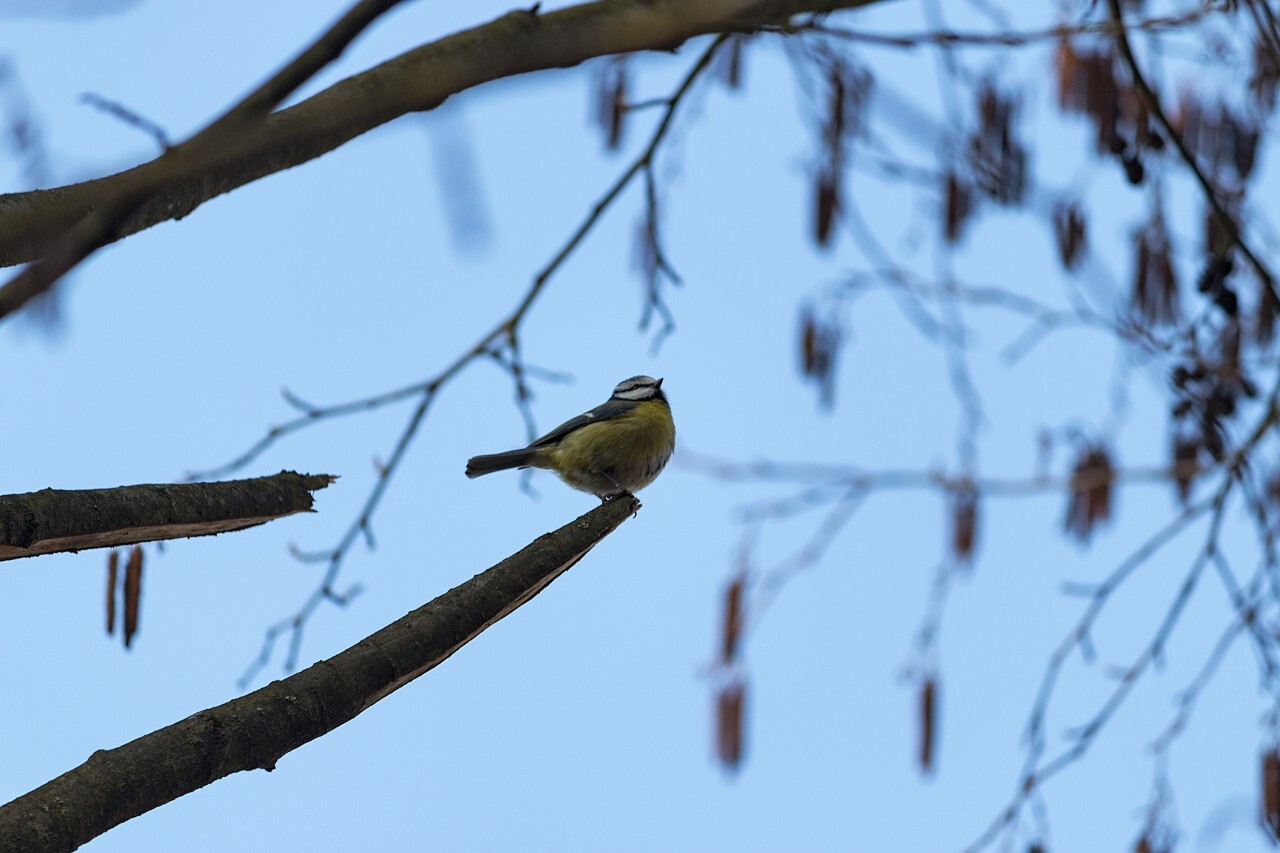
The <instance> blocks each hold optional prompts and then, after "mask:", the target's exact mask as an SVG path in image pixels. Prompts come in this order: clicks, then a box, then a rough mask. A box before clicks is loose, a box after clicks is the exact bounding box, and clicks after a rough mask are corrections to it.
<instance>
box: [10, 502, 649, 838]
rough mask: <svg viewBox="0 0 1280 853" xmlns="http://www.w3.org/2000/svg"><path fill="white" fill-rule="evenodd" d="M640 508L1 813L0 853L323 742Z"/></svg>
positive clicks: (602, 512) (144, 807) (92, 763)
mask: <svg viewBox="0 0 1280 853" xmlns="http://www.w3.org/2000/svg"><path fill="white" fill-rule="evenodd" d="M639 508H640V502H639V501H637V500H636V499H635V498H634V497H620V498H616V499H614V500H611V501H608V502H606V503H603V504H601V505H600V506H598V507H596V508H595V509H593V510H592V511H591V512H589V513H587V514H585V515H583V516H582V517H580V518H578V519H575V520H574V521H572V522H570V523H569V524H566V525H565V526H564V527H561V528H560V529H559V530H557V531H555V532H554V533H549V534H546V535H544V536H541V537H539V538H538V539H537V540H535V541H534V542H532V543H530V544H529V545H528V546H526V547H525V548H524V549H522V550H521V551H519V552H518V553H516V554H513V555H512V556H510V557H508V558H507V559H505V560H503V561H502V562H500V563H498V564H497V565H495V566H493V567H492V568H490V569H489V570H488V571H485V572H484V573H482V574H479V575H476V576H475V577H473V578H472V579H471V580H469V581H467V582H466V583H464V584H461V585H460V586H457V587H455V588H454V589H452V590H450V591H449V592H446V593H445V594H443V595H441V596H439V597H438V598H436V599H435V600H433V601H431V602H430V603H428V604H426V605H424V606H422V607H420V608H418V609H417V610H415V611H413V612H412V613H409V614H408V615H407V616H405V617H403V618H401V619H399V620H397V621H395V622H393V623H392V624H390V625H388V626H387V627H385V628H383V629H382V630H380V631H378V632H377V633H374V634H372V635H370V636H368V637H366V638H365V639H364V640H362V641H360V642H359V643H357V644H356V645H354V646H352V647H351V648H349V649H347V650H346V651H344V652H342V653H340V654H338V655H335V656H334V657H332V658H329V659H328V660H324V661H321V662H319V663H317V664H315V665H314V666H311V667H308V668H307V669H305V670H303V671H302V672H299V673H297V674H296V675H293V676H290V677H289V678H286V679H284V680H282V681H274V682H272V683H271V684H268V685H267V686H266V687H263V688H261V689H259V690H255V691H254V692H253V693H250V694H248V695H246V696H242V697H240V698H239V699H233V700H232V701H230V702H227V703H226V704H223V705H219V706H218V707H216V708H210V709H208V710H206V711H201V712H200V713H198V714H193V715H192V716H190V717H188V718H187V719H185V720H182V721H181V722H178V723H174V724H173V725H170V726H166V727H165V728H163V729H159V730H157V731H154V732H152V733H150V734H147V735H144V736H142V737H140V738H138V739H137V740H135V741H132V742H130V743H127V744H125V745H124V746H120V747H116V748H115V749H109V750H99V751H97V752H95V753H94V754H93V755H91V756H90V757H89V760H88V761H86V762H85V763H84V764H82V765H80V766H79V767H77V768H76V769H74V770H71V771H69V772H67V773H65V774H63V775H62V776H59V777H58V778H56V779H54V780H52V781H50V782H48V783H46V784H44V785H42V786H40V787H39V788H37V789H35V790H34V791H32V792H30V793H28V794H25V795H23V796H21V797H19V798H17V799H16V800H13V801H12V802H10V803H9V804H7V805H5V806H3V807H0V849H4V850H23V851H28V853H37V851H39V853H44V852H45V851H63V850H74V849H75V848H76V847H79V846H80V845H81V844H84V843H85V842H87V841H89V840H91V839H93V838H95V837H97V836H98V835H101V834H102V833H103V832H106V831H107V830H108V829H110V828H111V827H113V826H117V825H119V824H121V823H123V822H125V821H127V820H129V819H131V818H133V817H137V816H138V815H140V814H143V813H145V812H147V811H150V810H151V809H153V808H156V807H157V806H160V805H163V804H164V803H167V802H170V801H172V800H175V799H177V798H178V797H181V796H183V795H185V794H188V793H191V792H192V791H195V790H197V789H198V788H202V787H204V786H205V785H208V784H209V783H210V782H214V781H216V780H218V779H221V778H223V777H224V776H229V775H231V774H232V773H236V772H238V771H241V770H256V769H259V768H261V769H264V770H272V769H274V768H275V765H276V762H277V761H279V760H280V758H281V757H283V756H284V755H287V754H288V753H289V752H292V751H293V750H294V749H297V748H298V747H299V746H302V745H303V744H304V743H307V742H309V741H312V740H315V739H316V738H318V737H320V736H322V735H324V734H327V733H328V732H331V731H333V730H334V729H336V728H337V727H338V726H340V725H342V724H343V723H345V722H347V721H349V720H352V719H354V718H355V717H356V716H357V715H358V714H360V713H361V712H363V711H365V710H367V709H368V708H370V707H372V706H373V704H374V703H376V702H378V701H379V700H381V699H384V698H386V697H387V696H389V695H391V694H392V693H393V692H395V691H396V690H398V689H400V688H401V687H403V686H405V685H406V684H408V683H409V682H410V681H413V680H414V679H415V678H417V677H418V676H420V675H422V674H423V673H425V672H427V671H428V670H430V669H433V668H434V667H435V666H437V665H438V664H440V663H442V662H443V661H444V660H445V659H447V658H448V657H449V656H450V655H452V654H453V653H454V652H456V651H457V650H458V649H460V648H462V647H463V646H464V645H466V644H467V643H468V642H470V641H471V640H473V639H474V638H475V637H477V636H479V635H480V633H481V632H482V631H484V630H485V629H486V628H488V627H489V626H490V625H493V624H494V623H496V622H497V621H498V620H500V619H502V618H503V617H504V616H506V615H508V614H509V613H512V612H513V611H515V610H516V608H518V607H520V606H521V605H522V604H524V603H525V602H527V601H529V600H530V599H531V598H533V597H534V596H535V595H537V594H538V593H539V592H541V591H542V590H543V589H544V588H545V587H546V586H547V585H548V584H550V583H551V582H552V581H553V580H555V579H556V578H557V577H559V576H560V575H561V574H563V573H564V572H566V571H567V570H568V569H570V568H571V567H572V566H573V565H574V564H575V563H577V562H578V561H579V560H580V559H582V558H583V557H584V556H585V555H586V554H587V552H588V551H590V550H591V549H592V548H594V547H595V546H596V545H597V544H598V543H599V542H600V541H601V540H602V539H603V538H604V537H605V536H607V535H609V534H610V533H611V532H613V531H614V530H615V529H616V528H617V527H618V526H619V525H621V524H622V523H623V522H624V521H626V520H627V518H628V517H629V516H631V515H633V514H634V513H635V512H636V511H637V510H638V509H639Z"/></svg>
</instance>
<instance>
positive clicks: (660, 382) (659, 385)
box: [658, 379, 662, 388]
mask: <svg viewBox="0 0 1280 853" xmlns="http://www.w3.org/2000/svg"><path fill="white" fill-rule="evenodd" d="M658 387H659V388H661V387H662V380H661V379H659V380H658Z"/></svg>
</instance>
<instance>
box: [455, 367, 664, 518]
mask: <svg viewBox="0 0 1280 853" xmlns="http://www.w3.org/2000/svg"><path fill="white" fill-rule="evenodd" d="M675 447H676V424H675V421H673V420H672V419H671V406H670V404H669V403H668V402H667V395H666V394H663V393H662V380H661V379H654V378H653V377H652V376H632V377H631V378H630V379H624V380H622V381H621V382H619V383H618V386H617V387H616V388H614V389H613V396H611V397H610V398H609V399H608V400H607V401H606V402H604V403H602V404H601V405H599V406H596V407H595V408H594V409H592V410H591V411H589V412H584V413H582V414H581V415H578V416H577V417H576V418H573V419H572V420H568V421H565V422H564V423H562V424H561V425H560V426H558V427H556V428H555V429H553V430H552V431H551V432H549V433H547V434H546V435H544V436H543V437H542V438H540V439H538V440H537V441H535V442H534V443H533V444H530V445H529V446H528V447H525V448H523V449H521V450H508V451H507V452H506V453H494V454H491V455H488V456H473V457H472V458H471V459H468V460H467V476H468V477H480V476H482V475H484V474H492V473H493V472H494V471H505V470H506V469H508V468H546V469H548V470H551V471H555V472H556V473H557V474H559V475H560V479H561V480H564V481H565V482H566V483H568V484H569V485H570V486H572V487H573V488H575V489H580V490H582V491H584V492H590V493H591V494H593V495H596V496H597V497H599V498H600V499H601V500H608V499H609V498H612V497H615V496H617V495H622V494H632V493H635V492H638V491H640V490H641V489H643V488H644V487H645V486H647V485H649V484H650V483H652V482H653V481H654V480H655V479H656V478H657V476H658V475H659V474H660V473H662V469H663V468H664V467H665V466H666V464H667V460H668V459H670V458H671V452H672V451H673V450H675Z"/></svg>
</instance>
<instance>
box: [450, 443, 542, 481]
mask: <svg viewBox="0 0 1280 853" xmlns="http://www.w3.org/2000/svg"><path fill="white" fill-rule="evenodd" d="M535 452H536V451H533V450H529V449H524V450H508V451H507V452H506V453H492V454H489V455H488V456H472V457H471V458H470V459H468V460H467V476H468V477H482V476H484V475H485V474H492V473H493V472H494V471H505V470H507V469H508V468H525V467H527V466H528V465H529V460H531V459H532V458H533V454H534V453H535Z"/></svg>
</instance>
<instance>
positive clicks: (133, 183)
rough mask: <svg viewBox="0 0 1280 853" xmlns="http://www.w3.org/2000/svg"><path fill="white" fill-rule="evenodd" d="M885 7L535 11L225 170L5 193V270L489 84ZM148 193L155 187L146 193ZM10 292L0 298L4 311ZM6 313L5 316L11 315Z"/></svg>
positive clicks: (314, 114) (443, 51)
mask: <svg viewBox="0 0 1280 853" xmlns="http://www.w3.org/2000/svg"><path fill="white" fill-rule="evenodd" d="M874 2H879V0H696V2H695V0H648V2H640V0H604V2H598V3H586V4H583V5H579V6H573V7H570V8H567V9H561V10H557V11H555V12H548V13H546V14H535V13H533V12H529V11H517V12H511V13H509V14H507V15H504V16H502V17H501V18H498V19H496V20H494V21H491V22H490V23H487V24H483V25H481V26H478V27H474V28H473V29H470V30H466V31H463V32H460V33H457V34H454V35H451V36H448V37H446V38H442V39H440V40H439V41H436V42H432V43H430V44H426V45H423V46H421V47H418V48H415V49H413V50H411V51H409V52H407V53H404V54H401V55H400V56H398V57H396V58H394V59H391V60H388V61H387V62H384V63H382V64H381V65H378V66H376V67H374V68H372V69H370V70H368V71H365V72H363V73H361V74H357V75H355V76H353V77H349V78H347V79H345V80H343V81H341V82H339V83H337V84H335V85H333V86H331V87H329V88H328V89H326V90H324V91H323V92H320V93H319V94H317V95H314V96H312V97H311V98H308V99H307V100H305V101H303V102H301V103H299V104H297V105H295V106H292V107H289V108H287V109H283V110H279V111H278V112H275V113H273V114H271V115H270V116H268V117H267V118H266V119H265V120H264V121H263V122H262V123H261V124H259V125H258V126H257V127H256V129H250V130H247V131H245V132H244V133H243V134H241V135H240V138H239V139H238V140H237V141H236V142H235V143H234V144H231V143H228V144H226V145H225V146H221V147H224V148H225V150H224V152H223V153H222V155H221V157H220V159H219V161H218V162H216V163H213V164H209V163H201V164H200V166H201V168H199V169H198V170H196V171H187V170H185V169H183V168H180V167H179V168H175V166H180V163H181V158H180V157H177V156H176V155H177V154H179V153H180V150H181V149H182V148H183V146H178V148H177V149H175V151H174V152H170V153H169V154H166V155H162V156H160V157H157V158H156V159H155V160H152V161H151V162H149V163H144V164H143V165H141V166H137V167H135V168H133V169H129V170H126V171H124V172H120V173H118V174H115V175H110V176H108V177H104V178H98V179H95V180H91V181H85V182H83V183H79V184H73V185H70V186H66V187H60V188H56V189H48V190H35V191H32V192H24V193H11V194H8V195H0V266H12V265H14V264H18V263H23V262H26V261H31V260H35V259H36V258H38V257H41V256H42V254H43V253H44V252H46V251H47V250H48V248H49V247H50V245H51V243H50V238H52V237H56V236H57V235H59V234H62V233H64V232H66V231H68V230H69V229H71V227H72V226H73V225H74V224H75V223H76V222H78V221H79V220H80V219H81V218H83V217H84V216H85V215H87V214H88V213H90V212H92V211H94V210H97V209H99V208H100V207H102V206H103V205H104V204H106V203H107V202H108V201H109V200H114V199H117V198H120V197H121V196H125V195H128V194H130V193H134V192H138V191H139V188H147V196H148V198H147V200H146V202H145V203H143V204H141V205H140V206H138V207H137V208H136V210H135V211H134V212H133V213H132V214H130V215H129V216H126V217H124V218H123V219H122V220H121V221H120V222H119V223H116V224H115V225H114V233H112V234H110V235H106V238H105V239H106V242H110V241H113V240H118V239H120V238H121V237H125V236H127V235H129V234H133V233H135V232H137V231H141V230H143V229H145V228H150V227H151V226H153V225H156V224H158V223H160V222H165V221H167V220H170V219H181V218H183V217H184V216H186V215H187V214H189V213H191V212H192V211H193V210H195V209H196V208H197V207H199V206H200V205H201V204H203V203H204V202H206V201H208V200H209V199H211V198H214V197H216V196H218V195H221V194H223V193H226V192H230V191H231V190H233V189H235V188H236V187H240V186H243V185H244V184H247V183H250V182H252V181H255V180H258V179H259V178H262V177H265V176H267V175H270V174H273V173H275V172H279V171H282V170H284V169H288V168H290V167H293V166H297V165H299V164H301V163H305V162H307V161H308V160H311V159H313V158H316V157H319V156H321V155H322V154H325V153H327V152H329V151H331V150H333V149H335V148H337V147H338V146H340V145H342V144H344V143H346V142H348V141H350V140H351V139H353V138H355V137H356V136H359V135H360V134H362V133H365V132H367V131H369V130H372V129H373V128H375V127H378V126H379V125H382V124H384V123H386V122H388V121H390V120H392V119H394V118H398V117H400V116H402V115H405V114H406V113H411V112H416V111H421V110H429V109H432V108H434V107H436V106H439V105H440V104H441V103H443V102H444V100H445V99H446V98H448V97H449V96H451V95H454V94H457V93H459V92H462V91H465V90H467V89H470V88H472V87H474V86H478V85H480V84H482V83H486V82H490V81H493V80H497V79H500V78H503V77H511V76H515V75H518V74H526V73H529V72H532V71H541V70H546V69H550V68H561V67H568V66H573V65H577V64H578V63H581V62H583V61H585V60H587V59H591V58H593V57H597V56H606V55H610V54H616V53H626V52H631V51H640V50H674V49H675V48H677V47H679V46H680V45H681V44H683V43H684V42H686V41H688V40H689V39H691V38H694V37H696V36H700V35H706V34H708V33H716V32H727V31H734V30H750V29H754V28H758V27H760V26H762V25H766V24H776V23H779V22H782V21H785V20H786V19H788V18H789V17H791V16H792V15H796V14H800V13H804V12H816V11H824V10H829V9H838V8H849V7H856V6H864V5H869V4H870V3H874ZM152 187H159V189H156V190H154V191H153V190H151V189H150V188H152ZM4 303H5V294H4V292H3V289H0V306H2V305H3V304H4ZM8 310H11V309H6V310H5V311H4V313H8Z"/></svg>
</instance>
